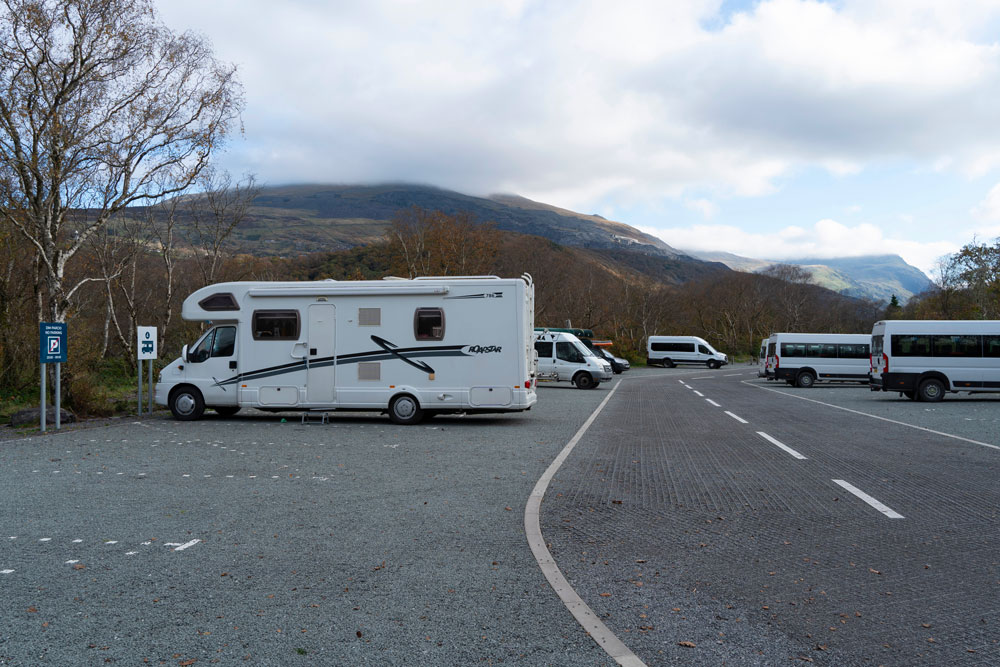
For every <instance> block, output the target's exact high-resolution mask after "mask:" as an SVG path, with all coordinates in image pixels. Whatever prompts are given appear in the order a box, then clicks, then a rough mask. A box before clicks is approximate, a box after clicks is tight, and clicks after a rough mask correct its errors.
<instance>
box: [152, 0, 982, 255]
mask: <svg viewBox="0 0 1000 667" xmlns="http://www.w3.org/2000/svg"><path fill="white" fill-rule="evenodd" d="M156 6H157V8H158V11H159V15H160V18H161V20H163V21H164V23H166V24H167V25H168V26H169V27H170V28H172V29H173V30H175V31H177V32H182V31H186V30H191V31H194V32H197V33H200V34H203V35H204V36H206V37H207V38H208V40H209V41H210V42H211V43H212V45H213V48H214V51H215V55H216V57H217V58H219V59H220V60H223V61H226V62H231V63H235V64H236V65H237V66H238V68H239V70H238V71H239V77H240V80H241V81H242V83H243V86H244V89H245V95H246V107H245V110H244V113H243V118H242V122H243V130H244V132H243V135H242V136H240V137H236V138H234V139H233V140H232V141H231V142H230V143H229V145H228V147H227V150H226V152H225V153H224V154H223V155H221V156H220V163H221V164H222V166H224V167H225V168H227V169H228V170H230V171H231V172H233V173H234V174H237V175H238V174H242V173H253V174H255V175H256V176H257V178H258V180H259V181H260V182H262V183H264V184H268V185H282V184H289V183H379V182H388V181H392V182H409V183H419V184H427V185H434V186H438V187H441V188H446V189H451V190H457V191H459V192H462V193H465V194H470V195H488V194H492V193H510V194H518V195H521V196H524V197H528V198H530V199H534V200H536V201H541V202H544V203H547V204H552V205H555V206H560V207H563V208H567V209H570V210H574V211H577V212H580V213H588V214H589V213H596V214H599V215H602V216H604V217H605V218H608V219H612V220H618V221H621V222H625V223H627V224H630V225H632V226H634V227H637V228H638V229H641V230H642V231H644V232H647V233H650V234H654V235H656V236H658V237H660V238H662V239H663V240H664V241H665V242H666V243H668V244H670V245H671V246H674V247H675V248H681V249H687V250H695V251H725V252H731V253H735V254H738V255H743V256H746V257H755V258H759V259H769V260H783V259H793V258H806V257H808V258H823V257H843V256H857V255H870V254H888V253H895V254H899V255H901V256H902V257H903V258H904V259H905V260H906V261H907V262H909V263H910V264H912V265H914V266H916V267H918V268H920V269H921V270H923V271H924V272H925V273H928V274H929V275H933V273H934V270H935V267H936V266H937V265H938V262H939V260H940V258H942V257H944V256H946V255H948V254H950V253H953V252H955V251H956V250H958V249H959V248H961V247H962V246H963V245H965V244H967V243H970V242H972V241H973V240H976V241H979V242H992V241H993V239H995V238H997V237H998V236H1000V42H998V39H1000V0H953V1H950V2H942V1H941V0H838V1H828V2H822V1H818V0H760V1H752V0H740V1H730V0H670V1H669V2H664V1H662V0H649V1H646V0H615V1H614V2H611V1H608V0H595V1H593V2H576V1H573V0H488V1H487V0H483V1H479V0H462V1H461V2H455V1H453V0H440V1H437V0H356V1H347V0H331V1H324V0H281V1H280V2H275V1H274V0H238V1H237V0H210V1H209V2H206V1H205V0H156Z"/></svg>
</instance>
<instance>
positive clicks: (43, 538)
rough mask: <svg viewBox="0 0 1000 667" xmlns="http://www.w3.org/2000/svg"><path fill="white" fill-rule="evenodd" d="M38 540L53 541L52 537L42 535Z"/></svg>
mask: <svg viewBox="0 0 1000 667" xmlns="http://www.w3.org/2000/svg"><path fill="white" fill-rule="evenodd" d="M38 541H39V542H51V541H52V538H51V537H42V538H40V539H39V540H38Z"/></svg>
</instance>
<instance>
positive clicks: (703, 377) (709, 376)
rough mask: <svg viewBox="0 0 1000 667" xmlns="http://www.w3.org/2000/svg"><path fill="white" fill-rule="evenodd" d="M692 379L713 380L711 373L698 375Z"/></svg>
mask: <svg viewBox="0 0 1000 667" xmlns="http://www.w3.org/2000/svg"><path fill="white" fill-rule="evenodd" d="M691 379H692V380H711V379H712V376H711V375H699V376H698V377H696V378H691Z"/></svg>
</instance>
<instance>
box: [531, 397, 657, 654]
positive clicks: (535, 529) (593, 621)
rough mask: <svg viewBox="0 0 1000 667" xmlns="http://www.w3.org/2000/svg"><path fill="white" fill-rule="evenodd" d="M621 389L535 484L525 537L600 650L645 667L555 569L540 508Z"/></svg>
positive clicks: (541, 565)
mask: <svg viewBox="0 0 1000 667" xmlns="http://www.w3.org/2000/svg"><path fill="white" fill-rule="evenodd" d="M620 386H621V382H618V383H616V384H615V386H614V388H613V389H612V390H611V391H610V392H608V395H607V396H605V397H604V400H603V401H601V404H600V405H598V406H597V409H596V410H594V412H593V413H591V415H590V417H588V418H587V421H585V422H584V423H583V426H581V427H580V430H578V431H577V432H576V435H574V436H573V437H572V439H570V441H569V442H567V443H566V446H565V447H563V449H562V451H561V452H559V455H558V456H556V458H555V460H554V461H552V463H551V464H550V465H549V467H548V468H547V469H546V470H545V472H544V473H542V476H541V477H540V478H539V480H538V482H537V483H536V484H535V488H534V490H532V492H531V495H530V496H528V504H527V505H526V506H525V508H524V532H525V536H526V537H527V538H528V545H529V546H530V547H531V553H532V554H533V555H534V557H535V560H536V561H537V562H538V567H539V568H541V570H542V574H544V575H545V578H546V579H547V580H548V582H549V585H550V586H552V590H554V591H555V592H556V595H558V596H559V599H560V600H562V602H563V604H564V605H565V606H566V609H568V610H569V613H571V614H573V618H575V619H576V620H577V622H578V623H579V624H580V625H581V626H582V627H583V629H584V630H585V631H586V632H587V633H588V634H589V635H590V637H591V638H592V639H593V640H594V641H595V642H597V644H598V646H600V647H601V648H603V649H604V650H605V652H606V653H607V654H608V655H610V656H611V657H612V658H614V659H615V661H616V662H617V663H618V664H619V665H622V666H623V667H645V663H644V662H643V661H642V660H640V659H639V657H638V656H637V655H636V654H635V653H632V651H631V650H630V649H629V648H628V647H627V646H625V644H624V643H623V642H622V641H621V640H620V639H618V637H617V636H615V634H614V633H613V632H611V630H609V629H608V626H606V625H604V623H603V622H602V621H601V620H600V619H599V618H598V617H597V614H595V613H594V610H593V609H591V608H590V607H588V606H587V603H586V602H584V601H583V598H581V597H580V596H579V595H578V594H577V592H576V591H575V590H573V587H572V586H570V585H569V582H568V581H566V577H564V576H563V573H562V571H561V570H560V569H559V566H558V565H556V562H555V560H554V559H553V558H552V553H551V552H549V548H548V547H547V546H546V545H545V538H544V537H542V527H541V506H542V498H543V497H544V496H545V491H546V489H548V487H549V482H551V481H552V478H553V477H554V476H555V474H556V472H557V471H558V470H559V468H560V466H562V464H563V462H564V461H565V460H566V459H567V458H568V457H569V455H570V452H572V451H573V448H574V447H576V445H577V443H578V442H580V440H581V438H583V435H584V434H585V433H586V432H587V429H589V428H590V425H591V424H593V423H594V420H595V419H597V415H599V414H600V413H601V410H603V409H604V406H605V405H607V404H608V401H610V400H611V397H612V396H614V394H615V392H616V391H617V390H618V387H620Z"/></svg>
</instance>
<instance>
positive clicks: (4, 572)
mask: <svg viewBox="0 0 1000 667" xmlns="http://www.w3.org/2000/svg"><path fill="white" fill-rule="evenodd" d="M0 574H14V570H0Z"/></svg>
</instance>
